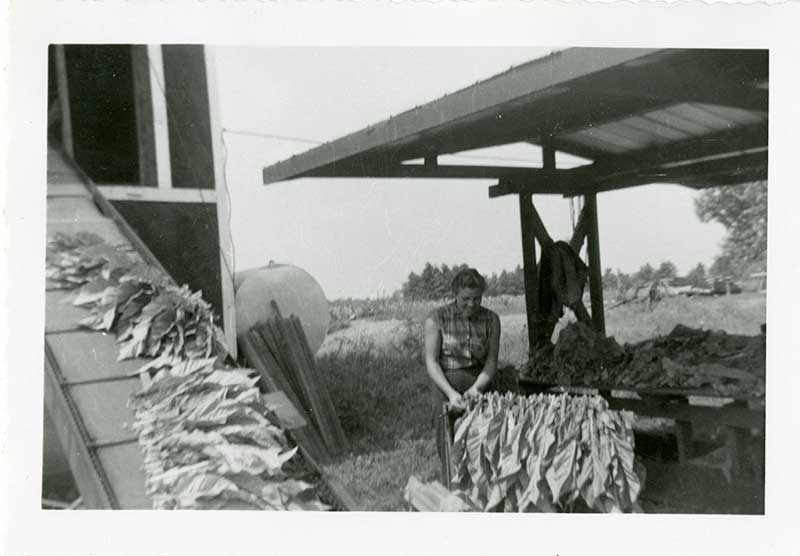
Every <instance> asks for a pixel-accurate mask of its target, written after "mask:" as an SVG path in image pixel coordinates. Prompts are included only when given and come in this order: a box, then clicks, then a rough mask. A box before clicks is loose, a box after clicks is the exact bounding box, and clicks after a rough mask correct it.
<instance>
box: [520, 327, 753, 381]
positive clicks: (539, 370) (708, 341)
mask: <svg viewBox="0 0 800 556" xmlns="http://www.w3.org/2000/svg"><path fill="white" fill-rule="evenodd" d="M765 371H766V342H765V336H741V335H733V334H727V333H725V332H723V331H712V330H702V329H696V328H690V327H688V326H683V325H678V326H676V327H675V328H674V329H673V330H672V332H670V333H669V334H668V335H667V336H660V337H657V338H653V339H651V340H646V341H644V342H639V343H637V344H626V345H625V346H623V347H621V346H619V344H617V342H616V341H615V340H614V338H606V337H604V336H603V335H602V334H598V333H597V332H595V331H594V330H593V329H592V328H591V327H589V326H588V325H586V324H583V323H575V324H571V325H569V326H568V327H567V328H565V329H564V330H563V331H562V332H561V335H560V336H559V339H558V343H557V344H556V345H545V346H542V347H541V348H539V349H538V350H537V351H536V352H534V353H533V354H532V356H531V358H530V360H529V361H528V363H527V365H525V366H524V367H523V369H521V371H520V374H521V375H522V376H524V377H527V378H530V379H533V380H537V381H540V382H546V383H552V384H561V385H603V386H609V387H628V388H640V389H643V388H680V389H697V390H711V391H713V392H715V393H717V394H721V395H730V396H736V395H745V396H748V397H752V396H754V397H760V396H763V394H764V377H765Z"/></svg>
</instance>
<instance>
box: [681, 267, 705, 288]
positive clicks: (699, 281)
mask: <svg viewBox="0 0 800 556" xmlns="http://www.w3.org/2000/svg"><path fill="white" fill-rule="evenodd" d="M686 279H687V280H688V281H689V284H691V285H692V286H695V287H698V288H700V287H703V286H705V285H706V281H707V276H706V267H705V266H704V265H703V263H697V266H696V267H694V268H693V269H692V270H691V271H690V272H689V274H687V275H686Z"/></svg>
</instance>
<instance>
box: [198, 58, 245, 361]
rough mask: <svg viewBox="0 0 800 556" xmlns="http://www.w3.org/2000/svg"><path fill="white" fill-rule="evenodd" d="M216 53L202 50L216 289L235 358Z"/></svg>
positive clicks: (228, 211)
mask: <svg viewBox="0 0 800 556" xmlns="http://www.w3.org/2000/svg"><path fill="white" fill-rule="evenodd" d="M215 54H216V51H215V50H214V49H213V48H211V47H208V46H205V47H203V60H204V62H205V68H206V87H207V88H208V114H209V127H210V130H211V156H212V163H213V168H214V192H215V193H217V195H216V197H217V229H218V232H217V233H218V234H219V262H220V265H219V270H220V289H221V290H222V328H223V330H224V332H225V341H226V343H227V344H228V346H227V347H228V350H229V351H230V353H231V356H232V357H233V358H234V359H236V354H237V342H236V298H235V295H234V287H233V274H234V265H235V261H234V249H233V233H232V232H231V219H230V215H231V207H230V205H229V203H228V194H227V189H228V184H227V177H226V176H225V145H224V143H223V139H222V121H221V119H220V112H219V109H220V101H219V86H218V85H217V66H216V58H215Z"/></svg>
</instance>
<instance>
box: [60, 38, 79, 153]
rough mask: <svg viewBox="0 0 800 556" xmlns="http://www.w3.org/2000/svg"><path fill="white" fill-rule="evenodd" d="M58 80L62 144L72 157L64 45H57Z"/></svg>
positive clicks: (70, 120)
mask: <svg viewBox="0 0 800 556" xmlns="http://www.w3.org/2000/svg"><path fill="white" fill-rule="evenodd" d="M55 56H56V80H57V86H58V100H59V102H60V104H61V146H62V147H64V152H65V153H67V154H68V155H69V156H70V158H74V157H75V149H74V148H73V144H72V113H71V111H70V107H69V85H68V84H67V82H68V80H67V57H66V54H65V53H64V45H61V44H59V45H56V46H55Z"/></svg>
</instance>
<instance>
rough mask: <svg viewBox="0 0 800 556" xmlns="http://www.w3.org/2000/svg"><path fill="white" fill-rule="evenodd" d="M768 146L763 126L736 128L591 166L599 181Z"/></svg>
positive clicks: (763, 124)
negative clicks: (677, 163)
mask: <svg viewBox="0 0 800 556" xmlns="http://www.w3.org/2000/svg"><path fill="white" fill-rule="evenodd" d="M767 145H768V129H767V124H766V123H759V124H754V125H747V126H742V127H736V128H734V129H731V130H727V131H722V132H718V133H712V134H708V135H703V136H700V137H697V138H692V139H689V140H686V141H676V142H672V143H668V144H666V145H659V146H656V147H650V148H647V149H642V150H638V151H634V152H632V153H630V154H624V155H616V156H606V157H603V158H598V159H597V160H595V162H594V164H593V165H592V171H593V172H594V174H595V176H596V179H597V180H598V181H600V182H603V181H609V180H612V179H613V178H614V177H616V176H619V175H621V174H627V173H631V172H637V171H643V170H647V169H653V168H660V167H661V166H663V165H664V164H669V163H674V162H688V161H691V160H696V159H701V158H704V157H707V156H715V155H719V154H725V153H735V152H737V151H746V150H749V149H753V148H758V147H766V146H767Z"/></svg>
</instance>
